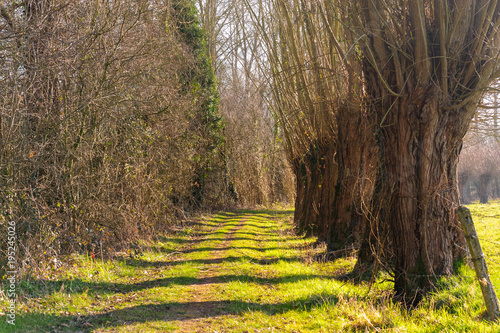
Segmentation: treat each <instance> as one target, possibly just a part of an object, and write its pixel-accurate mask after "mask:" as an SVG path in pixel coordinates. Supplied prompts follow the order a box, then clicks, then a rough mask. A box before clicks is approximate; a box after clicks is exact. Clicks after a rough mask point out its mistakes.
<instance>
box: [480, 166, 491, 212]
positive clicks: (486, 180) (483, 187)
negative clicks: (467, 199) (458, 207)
mask: <svg viewBox="0 0 500 333" xmlns="http://www.w3.org/2000/svg"><path fill="white" fill-rule="evenodd" d="M490 180H491V175H489V174H487V173H483V174H481V175H480V176H479V186H478V194H479V202H480V203H482V204H487V203H488V189H489V185H490Z"/></svg>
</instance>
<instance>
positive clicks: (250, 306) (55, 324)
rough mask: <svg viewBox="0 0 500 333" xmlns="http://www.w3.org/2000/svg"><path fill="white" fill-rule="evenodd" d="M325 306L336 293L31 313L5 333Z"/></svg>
mask: <svg viewBox="0 0 500 333" xmlns="http://www.w3.org/2000/svg"><path fill="white" fill-rule="evenodd" d="M325 302H328V303H329V304H331V305H335V304H336V303H337V302H338V297H337V295H335V294H334V293H328V294H326V293H324V294H317V295H311V296H309V297H306V298H302V299H296V300H293V301H288V302H283V303H276V304H269V303H264V302H262V303H257V302H245V301H240V300H220V301H204V302H186V303H183V302H167V303H161V304H141V305H135V306H131V307H126V308H122V309H113V310H110V311H106V312H104V313H97V314H90V315H53V314H50V315H43V314H36V313H30V314H25V315H23V316H19V317H18V318H17V322H16V325H17V326H16V328H17V330H13V331H8V330H5V332H28V331H33V329H36V332H75V331H77V332H92V331H95V330H97V329H105V328H116V329H117V328H119V327H120V326H124V325H131V324H137V323H146V322H153V321H155V322H157V321H164V322H174V321H181V322H182V321H185V320H193V319H203V318H212V317H217V316H224V315H242V314H244V313H247V312H254V311H258V312H263V313H266V314H268V315H277V314H283V313H286V312H289V311H293V310H301V311H308V312H310V311H311V310H312V309H314V308H316V307H319V306H321V305H322V304H324V303H325ZM34 326H36V327H34ZM33 332H34V331H33Z"/></svg>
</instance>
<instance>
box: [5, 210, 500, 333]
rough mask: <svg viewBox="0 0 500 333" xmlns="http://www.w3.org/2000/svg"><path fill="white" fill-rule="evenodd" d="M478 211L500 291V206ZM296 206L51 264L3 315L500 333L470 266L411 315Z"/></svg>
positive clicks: (121, 326) (45, 326) (118, 326)
mask: <svg viewBox="0 0 500 333" xmlns="http://www.w3.org/2000/svg"><path fill="white" fill-rule="evenodd" d="M469 208H470V209H471V211H472V213H473V217H474V221H475V223H476V227H477V230H478V233H479V235H480V237H481V240H482V245H483V249H484V251H485V255H486V257H487V259H488V264H489V269H490V273H491V275H492V280H493V283H494V284H495V285H496V286H498V287H500V280H499V273H500V272H499V270H500V258H499V255H500V246H498V245H500V203H498V202H496V203H493V204H490V205H479V204H474V205H470V206H469ZM292 214H293V212H292V211H291V210H283V209H282V210H259V211H249V210H247V211H245V210H242V211H238V212H233V213H230V212H227V213H220V214H216V215H213V216H211V217H210V218H205V219H202V220H200V221H199V222H198V223H195V224H192V225H189V226H185V227H184V228H183V229H179V230H177V231H176V232H172V233H170V234H167V235H163V236H161V237H159V240H158V241H156V242H152V243H147V244H143V248H144V251H143V253H142V254H141V255H138V256H130V255H127V254H124V255H123V256H122V257H120V258H118V259H116V260H114V261H104V262H101V261H100V260H96V261H93V260H91V259H90V258H87V257H77V256H73V257H70V258H68V260H66V261H65V264H64V265H63V267H61V268H50V265H48V266H47V267H48V268H47V270H46V271H44V272H38V274H37V275H36V276H37V277H36V278H34V277H33V278H32V279H30V280H25V281H22V282H21V283H20V284H18V286H17V288H18V303H17V305H18V308H17V317H16V326H15V327H12V326H11V325H8V324H7V323H6V322H5V320H2V321H1V322H0V332H176V331H177V332H374V331H390V332H500V325H499V324H496V323H491V322H488V321H486V320H484V311H485V308H484V304H483V301H482V296H481V292H480V288H479V286H478V284H477V282H476V281H475V278H474V274H473V271H472V270H471V269H470V268H468V267H467V266H465V265H462V266H460V268H459V270H460V274H458V275H457V276H453V277H450V278H447V279H442V280H441V281H440V282H439V285H438V290H437V291H436V292H435V293H432V294H431V295H429V296H428V297H427V298H426V299H425V300H424V301H423V302H422V303H421V305H420V306H419V307H418V308H416V309H414V310H413V311H411V312H408V311H406V310H405V309H403V308H401V307H400V306H399V305H398V304H395V303H393V302H392V300H391V288H392V285H391V283H390V282H387V281H384V280H383V279H382V278H381V279H379V281H376V283H375V284H374V285H373V286H372V287H369V286H368V284H367V283H358V284H355V283H353V282H351V281H349V280H346V279H345V277H346V274H347V273H349V272H350V271H351V270H352V268H353V266H354V264H355V259H354V258H344V259H338V260H336V261H334V262H327V263H321V262H318V261H315V260H313V258H314V257H315V255H317V254H320V253H321V251H323V250H324V248H321V247H314V245H313V244H314V242H315V239H314V238H301V237H297V236H294V235H293V233H292V230H291V224H290V216H291V215H292ZM0 303H1V305H2V308H5V306H6V305H7V303H6V299H5V297H3V298H2V299H1V300H0Z"/></svg>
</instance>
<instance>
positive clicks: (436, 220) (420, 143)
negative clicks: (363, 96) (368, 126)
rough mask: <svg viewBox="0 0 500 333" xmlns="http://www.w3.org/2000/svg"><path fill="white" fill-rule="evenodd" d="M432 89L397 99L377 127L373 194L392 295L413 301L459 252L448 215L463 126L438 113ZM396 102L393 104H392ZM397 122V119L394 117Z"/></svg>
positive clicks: (459, 239)
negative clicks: (381, 210) (386, 232)
mask: <svg viewBox="0 0 500 333" xmlns="http://www.w3.org/2000/svg"><path fill="white" fill-rule="evenodd" d="M431 93H432V91H423V92H421V93H417V92H416V93H414V95H413V96H412V95H410V96H406V97H401V98H400V99H399V100H398V101H396V103H395V104H394V106H393V107H394V108H396V110H391V112H390V113H387V112H386V111H384V113H380V114H382V115H383V114H387V119H386V121H387V124H388V125H387V126H381V127H380V128H379V131H380V136H381V146H382V147H383V154H381V155H380V157H381V160H379V163H380V168H381V172H379V177H381V178H380V179H379V181H380V182H381V184H383V186H381V193H378V195H377V196H376V198H378V199H377V200H378V201H379V203H378V204H377V205H375V206H379V207H386V208H385V210H386V214H385V216H384V219H385V222H384V221H383V222H381V223H387V225H388V226H389V227H390V229H391V235H392V245H393V246H392V250H393V252H394V266H393V269H394V273H395V290H396V292H397V294H398V295H400V296H402V297H403V298H404V301H405V303H407V304H408V303H411V304H415V303H418V302H419V301H420V299H421V297H422V295H423V293H424V292H425V291H427V290H429V288H430V287H431V285H432V281H433V280H434V279H435V277H438V276H441V275H448V274H451V273H452V272H453V262H454V260H456V259H459V258H460V257H463V256H464V255H465V253H464V250H463V249H465V242H464V237H463V232H462V231H461V229H460V226H459V224H458V220H457V216H456V212H455V211H456V206H457V203H458V188H457V176H456V175H457V163H458V155H459V153H460V150H461V148H462V138H463V136H464V135H465V132H466V129H467V125H468V122H466V121H465V122H464V121H463V120H461V119H460V118H459V116H457V115H456V114H457V113H458V112H442V111H441V110H440V106H439V99H438V98H436V97H429V96H432V94H431ZM398 102H399V103H398ZM394 118H399V119H394Z"/></svg>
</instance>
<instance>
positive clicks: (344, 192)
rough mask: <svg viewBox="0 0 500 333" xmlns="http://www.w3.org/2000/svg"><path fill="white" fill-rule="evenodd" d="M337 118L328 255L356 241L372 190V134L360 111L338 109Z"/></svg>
mask: <svg viewBox="0 0 500 333" xmlns="http://www.w3.org/2000/svg"><path fill="white" fill-rule="evenodd" d="M337 121H338V133H337V140H336V141H337V142H336V146H337V149H336V155H335V159H336V164H337V165H338V177H337V178H338V179H337V185H336V190H335V200H334V209H333V219H332V221H331V225H330V229H329V234H328V242H327V251H328V252H329V253H330V254H331V256H332V257H337V256H338V255H341V254H342V253H341V252H342V250H345V249H348V248H352V247H353V246H356V245H357V244H359V243H360V240H361V238H362V237H361V230H362V229H363V227H364V225H365V223H364V222H365V220H366V218H365V214H363V206H365V207H366V206H368V205H367V204H366V203H367V202H369V201H370V198H371V195H372V193H373V185H374V182H373V179H374V177H373V176H374V175H373V171H376V169H375V168H374V165H375V159H376V149H375V144H374V140H373V138H374V136H373V133H372V132H371V131H370V128H371V127H369V126H368V124H367V119H366V116H364V115H363V112H362V111H361V110H357V111H353V110H349V109H347V108H346V109H342V110H340V111H339V114H338V118H337ZM372 177H373V178H372Z"/></svg>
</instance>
